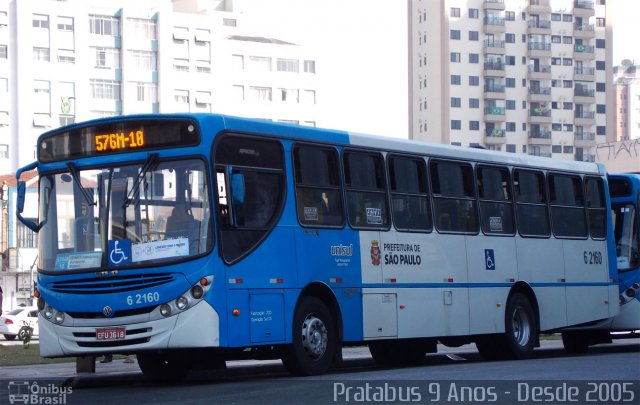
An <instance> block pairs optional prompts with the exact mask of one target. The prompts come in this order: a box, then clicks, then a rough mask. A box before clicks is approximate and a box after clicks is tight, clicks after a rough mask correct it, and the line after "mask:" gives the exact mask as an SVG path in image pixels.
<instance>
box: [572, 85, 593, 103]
mask: <svg viewBox="0 0 640 405" xmlns="http://www.w3.org/2000/svg"><path fill="white" fill-rule="evenodd" d="M573 102H574V103H595V102H596V91H595V90H593V89H589V88H584V87H576V88H574V89H573Z"/></svg>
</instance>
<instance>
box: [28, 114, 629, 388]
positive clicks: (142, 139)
mask: <svg viewBox="0 0 640 405" xmlns="http://www.w3.org/2000/svg"><path fill="white" fill-rule="evenodd" d="M32 169H37V171H38V173H39V218H37V219H32V220H29V219H25V218H22V216H21V215H19V217H20V219H21V220H22V221H23V223H25V225H27V226H28V227H30V228H31V229H33V230H34V231H38V232H39V233H38V234H39V243H38V246H39V248H38V249H39V256H38V264H37V268H38V295H39V300H38V302H39V308H40V341H41V344H40V350H41V354H42V355H43V356H45V357H61V356H84V355H99V354H103V353H135V354H137V357H138V361H139V364H140V367H141V369H142V371H143V373H144V374H145V375H146V376H147V377H150V378H152V379H169V378H179V377H182V376H185V375H186V374H187V373H188V372H189V370H191V369H192V368H194V367H223V366H224V361H225V360H228V359H234V358H242V357H252V358H281V359H282V360H283V363H284V365H285V366H286V367H287V368H288V369H289V370H290V371H292V372H293V373H295V374H302V375H308V374H317V373H322V372H325V371H326V370H327V369H328V368H329V367H330V366H331V365H332V364H333V363H334V362H336V361H339V360H340V358H341V348H342V347H343V346H346V345H357V344H367V345H368V346H369V348H370V351H371V353H372V356H373V358H374V359H375V360H376V361H377V362H378V363H380V364H406V363H414V362H417V361H420V360H421V359H423V358H424V355H425V353H427V352H433V351H435V350H436V343H437V342H438V341H440V342H442V343H444V344H448V345H458V344H462V343H466V342H475V343H476V344H477V346H478V349H479V350H480V352H481V354H482V355H483V356H485V357H488V358H527V357H529V356H531V354H532V351H533V349H534V347H535V346H536V345H538V335H539V333H540V332H548V331H560V330H562V329H563V328H566V327H569V326H575V325H583V324H588V323H591V322H594V321H599V320H604V319H608V318H611V317H613V316H615V315H617V313H618V309H619V308H618V295H619V294H618V284H617V279H618V273H617V270H616V254H615V245H614V239H613V238H612V237H611V232H612V231H611V230H610V229H611V223H612V222H611V221H612V220H611V204H610V199H609V197H608V195H609V193H608V183H607V178H606V176H605V173H604V170H603V168H602V167H601V166H599V165H596V164H593V163H584V162H575V161H560V160H552V159H547V158H540V157H534V156H527V155H520V154H508V153H500V152H494V151H487V150H480V149H474V148H461V147H456V146H443V145H431V144H426V143H419V142H412V141H406V140H398V139H389V138H382V137H373V136H365V135H359V134H353V133H348V132H340V131H333V130H322V129H316V128H309V127H302V126H293V125H285V124H276V123H271V122H267V121H258V120H249V119H242V118H235V117H228V116H220V115H213V114H170V115H137V116H121V117H112V118H104V119H98V120H94V121H89V122H85V123H78V124H74V125H71V126H67V127H64V128H60V129H56V130H53V131H49V132H47V133H45V134H43V135H42V136H41V137H40V138H39V140H38V143H37V161H36V162H34V163H32V164H31V165H28V166H27V167H24V168H22V169H21V170H20V171H19V172H18V173H17V174H16V176H17V177H18V179H19V178H20V174H21V173H23V172H24V171H25V170H32ZM18 188H19V193H18V194H19V200H18V211H19V212H22V208H23V207H24V197H25V192H24V183H19V186H18Z"/></svg>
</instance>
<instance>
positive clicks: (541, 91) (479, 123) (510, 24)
mask: <svg viewBox="0 0 640 405" xmlns="http://www.w3.org/2000/svg"><path fill="white" fill-rule="evenodd" d="M409 8H410V10H409V24H408V25H409V42H410V45H409V60H410V62H409V88H410V96H409V103H410V108H409V110H410V112H409V121H410V131H411V137H412V138H413V139H422V140H428V141H433V142H438V143H450V144H454V145H462V146H483V147H485V148H488V149H494V150H502V151H506V152H513V153H527V154H531V155H539V156H547V157H554V158H561V159H575V160H583V161H594V160H595V147H596V144H598V143H602V142H605V141H607V140H609V139H613V132H612V128H613V114H607V108H611V106H613V95H614V91H613V86H612V85H611V80H610V77H612V62H611V59H612V52H611V27H610V22H609V21H608V20H607V18H606V5H605V1H604V0H597V1H595V2H594V1H588V0H439V1H432V0H411V1H410V7H409ZM608 117H609V118H608ZM608 137H610V138H608Z"/></svg>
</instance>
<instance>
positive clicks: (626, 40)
mask: <svg viewBox="0 0 640 405" xmlns="http://www.w3.org/2000/svg"><path fill="white" fill-rule="evenodd" d="M608 1H610V2H611V5H612V6H613V7H614V9H613V15H612V18H613V20H612V21H613V65H614V66H615V65H618V64H620V61H622V59H631V60H635V62H636V63H637V64H640V45H639V44H638V40H640V24H639V23H640V21H638V19H639V18H640V1H638V0H608Z"/></svg>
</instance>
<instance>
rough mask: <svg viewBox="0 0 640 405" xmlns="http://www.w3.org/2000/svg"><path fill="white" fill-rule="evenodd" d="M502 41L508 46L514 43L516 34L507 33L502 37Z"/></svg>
mask: <svg viewBox="0 0 640 405" xmlns="http://www.w3.org/2000/svg"><path fill="white" fill-rule="evenodd" d="M504 41H505V42H506V43H508V44H515V43H516V34H511V33H507V34H505V35H504Z"/></svg>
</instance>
